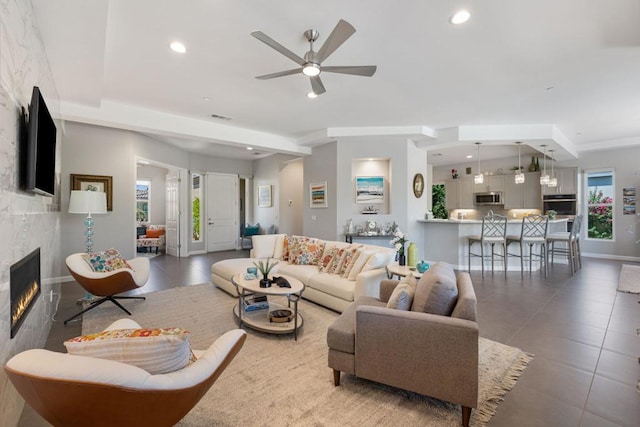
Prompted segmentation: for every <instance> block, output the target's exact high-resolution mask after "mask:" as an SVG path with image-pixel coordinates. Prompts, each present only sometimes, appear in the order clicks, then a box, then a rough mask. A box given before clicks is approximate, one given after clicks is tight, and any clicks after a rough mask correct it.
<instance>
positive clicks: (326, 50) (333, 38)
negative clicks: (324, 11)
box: [316, 19, 356, 64]
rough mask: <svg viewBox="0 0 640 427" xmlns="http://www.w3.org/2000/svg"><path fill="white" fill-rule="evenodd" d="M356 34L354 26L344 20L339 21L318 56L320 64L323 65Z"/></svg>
mask: <svg viewBox="0 0 640 427" xmlns="http://www.w3.org/2000/svg"><path fill="white" fill-rule="evenodd" d="M355 32H356V29H355V28H353V25H351V24H349V23H348V22H347V21H345V20H344V19H341V20H340V21H338V24H337V25H336V26H335V28H334V29H333V31H331V34H329V37H327V40H326V41H325V42H324V44H323V45H322V47H321V48H320V50H319V51H318V54H317V55H316V60H317V61H318V63H319V64H322V61H324V60H325V59H327V58H328V57H329V55H331V54H332V53H333V52H335V50H336V49H337V48H339V47H340V45H342V43H344V42H345V41H347V39H348V38H349V37H351V36H352V35H353V33H355Z"/></svg>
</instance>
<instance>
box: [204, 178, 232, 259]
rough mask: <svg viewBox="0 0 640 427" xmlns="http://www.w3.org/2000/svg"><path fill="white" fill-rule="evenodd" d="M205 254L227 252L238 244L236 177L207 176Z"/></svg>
mask: <svg viewBox="0 0 640 427" xmlns="http://www.w3.org/2000/svg"><path fill="white" fill-rule="evenodd" d="M206 194H207V203H206V204H207V252H216V251H228V250H233V249H236V248H237V244H238V232H237V229H238V177H237V176H236V175H226V174H207V188H206Z"/></svg>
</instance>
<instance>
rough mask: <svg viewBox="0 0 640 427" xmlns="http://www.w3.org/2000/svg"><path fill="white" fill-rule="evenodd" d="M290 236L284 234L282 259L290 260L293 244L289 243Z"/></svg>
mask: <svg viewBox="0 0 640 427" xmlns="http://www.w3.org/2000/svg"><path fill="white" fill-rule="evenodd" d="M289 239H290V237H289V236H284V242H282V260H283V261H289V256H290V253H291V252H290V250H291V246H290V244H289Z"/></svg>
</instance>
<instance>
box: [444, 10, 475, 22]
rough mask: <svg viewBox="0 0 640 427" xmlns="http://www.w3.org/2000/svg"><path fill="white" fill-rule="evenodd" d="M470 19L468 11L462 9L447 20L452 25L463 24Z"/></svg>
mask: <svg viewBox="0 0 640 427" xmlns="http://www.w3.org/2000/svg"><path fill="white" fill-rule="evenodd" d="M469 18H471V14H470V13H469V11H468V10H465V9H462V10H459V11H457V12H456V13H454V14H453V16H452V17H451V18H449V22H451V23H452V24H453V25H460V24H464V23H465V22H467V21H468V20H469Z"/></svg>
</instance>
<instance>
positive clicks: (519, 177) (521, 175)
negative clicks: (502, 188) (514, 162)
mask: <svg viewBox="0 0 640 427" xmlns="http://www.w3.org/2000/svg"><path fill="white" fill-rule="evenodd" d="M516 144H518V171H517V172H516V184H524V173H523V172H522V166H521V165H520V148H521V147H520V146H521V145H522V142H520V141H518V142H516Z"/></svg>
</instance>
